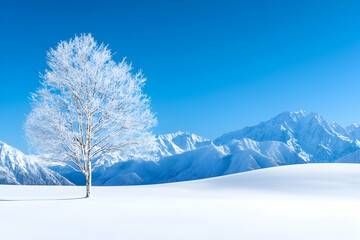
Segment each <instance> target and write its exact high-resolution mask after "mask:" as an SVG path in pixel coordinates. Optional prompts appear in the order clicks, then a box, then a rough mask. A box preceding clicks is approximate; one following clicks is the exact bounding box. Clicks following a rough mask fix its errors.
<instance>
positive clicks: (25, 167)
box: [0, 142, 72, 185]
mask: <svg viewBox="0 0 360 240" xmlns="http://www.w3.org/2000/svg"><path fill="white" fill-rule="evenodd" d="M0 184H16V185H18V184H25V185H72V183H71V182H69V181H68V180H67V179H66V178H64V177H63V176H61V175H60V174H58V173H56V172H53V171H51V170H50V169H48V168H46V167H44V166H42V165H41V164H39V163H38V162H37V161H36V159H35V157H34V156H26V155H25V154H23V153H22V152H20V151H19V150H17V149H15V148H12V147H10V146H8V145H7V144H5V143H3V142H0Z"/></svg>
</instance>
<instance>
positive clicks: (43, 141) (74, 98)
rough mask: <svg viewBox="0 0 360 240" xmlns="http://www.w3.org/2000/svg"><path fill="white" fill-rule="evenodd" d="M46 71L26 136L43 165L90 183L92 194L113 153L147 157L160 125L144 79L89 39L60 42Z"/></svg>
mask: <svg viewBox="0 0 360 240" xmlns="http://www.w3.org/2000/svg"><path fill="white" fill-rule="evenodd" d="M47 57H48V61H47V64H48V69H46V70H45V74H44V75H42V76H41V77H42V82H41V88H40V89H39V90H37V92H36V93H34V94H32V111H31V113H30V114H29V115H28V116H27V120H26V123H25V131H26V136H27V138H28V139H29V142H30V143H31V144H32V145H33V146H34V147H35V148H36V149H37V150H38V153H39V155H40V156H41V157H42V159H45V160H47V161H53V162H56V163H59V164H62V165H67V166H69V167H71V168H72V169H74V170H75V171H78V172H82V173H83V174H84V175H85V178H86V196H87V197H89V196H90V194H91V180H92V178H91V176H92V171H93V170H95V169H96V168H97V167H98V166H100V165H101V164H102V162H103V161H104V159H106V156H108V155H109V154H112V153H115V152H121V154H124V155H127V156H129V155H130V156H136V157H142V158H145V157H148V156H150V154H149V153H150V152H151V151H152V150H153V149H154V146H155V141H154V136H153V135H152V133H151V128H152V127H154V126H155V125H156V123H157V121H156V118H155V116H154V114H153V113H152V112H151V110H150V99H149V98H148V97H147V96H146V95H144V94H143V92H142V87H143V86H144V83H145V80H146V79H145V78H144V76H143V74H142V73H141V71H140V72H137V73H133V72H132V67H131V65H129V64H127V63H126V62H125V59H123V61H122V62H120V63H115V62H114V61H113V60H112V54H111V51H110V50H109V49H108V47H107V46H105V45H103V44H97V43H96V41H95V40H94V38H93V37H92V36H91V35H90V34H88V35H81V36H80V37H78V36H75V38H74V39H71V40H69V41H62V42H60V43H59V44H58V46H57V47H56V48H55V49H50V51H49V52H48V53H47Z"/></svg>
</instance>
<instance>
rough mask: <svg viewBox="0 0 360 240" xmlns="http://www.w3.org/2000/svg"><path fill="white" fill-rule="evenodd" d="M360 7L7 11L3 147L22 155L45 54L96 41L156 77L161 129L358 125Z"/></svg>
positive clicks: (80, 5)
mask: <svg viewBox="0 0 360 240" xmlns="http://www.w3.org/2000/svg"><path fill="white" fill-rule="evenodd" d="M359 13H360V2H359V1H330V0H327V1H306V0H305V1H291V0H287V1H276V0H274V1H256V0H248V1H240V0H238V1H224V0H221V1H220V0H219V1H210V0H208V1H169V0H168V1H130V0H129V1H108V0H102V1H89V0H88V1H85V0H84V1H76V0H71V1H67V0H61V1H60V0H59V1H49V0H48V1H37V0H32V1H16V0H13V1H1V3H0V27H1V29H0V30H1V37H0V141H3V142H6V143H8V144H10V145H12V146H14V147H17V148H19V149H21V150H23V151H25V152H28V147H27V145H26V142H25V138H24V131H23V123H24V121H25V114H27V113H28V112H29V111H30V105H29V100H28V97H29V94H30V92H34V91H35V90H36V88H37V87H39V77H38V76H39V72H43V71H44V69H45V67H46V59H45V53H46V51H47V50H48V49H49V48H50V47H54V46H56V44H57V43H58V42H59V41H60V40H67V39H69V38H71V37H73V36H74V35H75V34H80V33H92V34H93V36H94V37H95V38H96V39H97V41H98V42H104V43H107V44H109V46H110V48H111V49H112V50H113V51H114V52H116V55H115V60H117V61H118V60H121V59H122V57H124V56H126V57H127V58H128V60H129V61H131V62H133V65H134V67H135V68H136V69H139V68H142V69H143V71H144V73H145V75H146V76H147V78H148V82H147V86H146V88H145V92H146V93H147V94H148V95H150V96H151V98H152V106H153V110H154V111H155V112H157V116H158V120H159V126H158V127H157V128H156V129H155V130H154V131H155V133H168V132H174V131H177V130H183V131H189V132H194V133H197V134H199V135H202V136H204V137H208V138H210V139H214V138H216V137H217V136H219V135H221V134H222V133H225V132H227V131H231V130H236V129H240V128H242V127H244V126H246V125H253V124H257V123H258V122H260V121H262V120H267V119H269V118H271V117H273V116H275V115H276V114H278V113H280V112H282V111H285V110H288V111H296V110H299V109H304V110H308V111H314V112H318V113H320V114H322V115H323V116H324V117H325V118H326V119H328V120H330V121H336V122H338V123H340V124H342V125H347V124H350V123H352V122H360V106H359V103H360V15H359Z"/></svg>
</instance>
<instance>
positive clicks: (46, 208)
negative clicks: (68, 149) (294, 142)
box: [0, 163, 360, 240]
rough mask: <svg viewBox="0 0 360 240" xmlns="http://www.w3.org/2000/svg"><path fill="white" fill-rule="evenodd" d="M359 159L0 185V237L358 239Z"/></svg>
mask: <svg viewBox="0 0 360 240" xmlns="http://www.w3.org/2000/svg"><path fill="white" fill-rule="evenodd" d="M359 176H360V165H358V164H334V163H333V164H326V163H324V164H302V165H292V166H283V167H275V168H267V169H260V170H256V171H251V172H246V173H239V174H232V175H227V176H222V177H216V178H210V179H204V180H197V181H189V182H179V183H171V184H159V185H145V186H123V187H94V191H93V193H94V197H95V199H83V198H81V197H82V196H83V195H84V193H85V189H84V187H74V186H0V212H1V214H0V229H1V238H2V239H10V240H12V239H38V240H42V239H46V240H47V239H55V240H57V239H59V240H60V239H61V240H63V239H89V240H92V239H129V240H135V239H136V240H142V239H149V240H162V239H164V240H165V239H166V240H168V239H172V240H183V239H187V240H192V239H194V240H195V239H196V240H198V239H207V240H212V239H214V240H215V239H216V240H217V239H252V240H260V239H261V240H262V239H264V240H265V239H266V240H268V239H277V240H289V239H292V240H303V239H307V240H319V239H326V240H338V239H346V240H357V239H360V228H359V226H360V218H359V216H360V178H359Z"/></svg>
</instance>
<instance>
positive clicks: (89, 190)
mask: <svg viewBox="0 0 360 240" xmlns="http://www.w3.org/2000/svg"><path fill="white" fill-rule="evenodd" d="M90 194H91V171H90V172H89V173H88V174H87V176H86V197H87V198H88V197H90Z"/></svg>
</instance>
